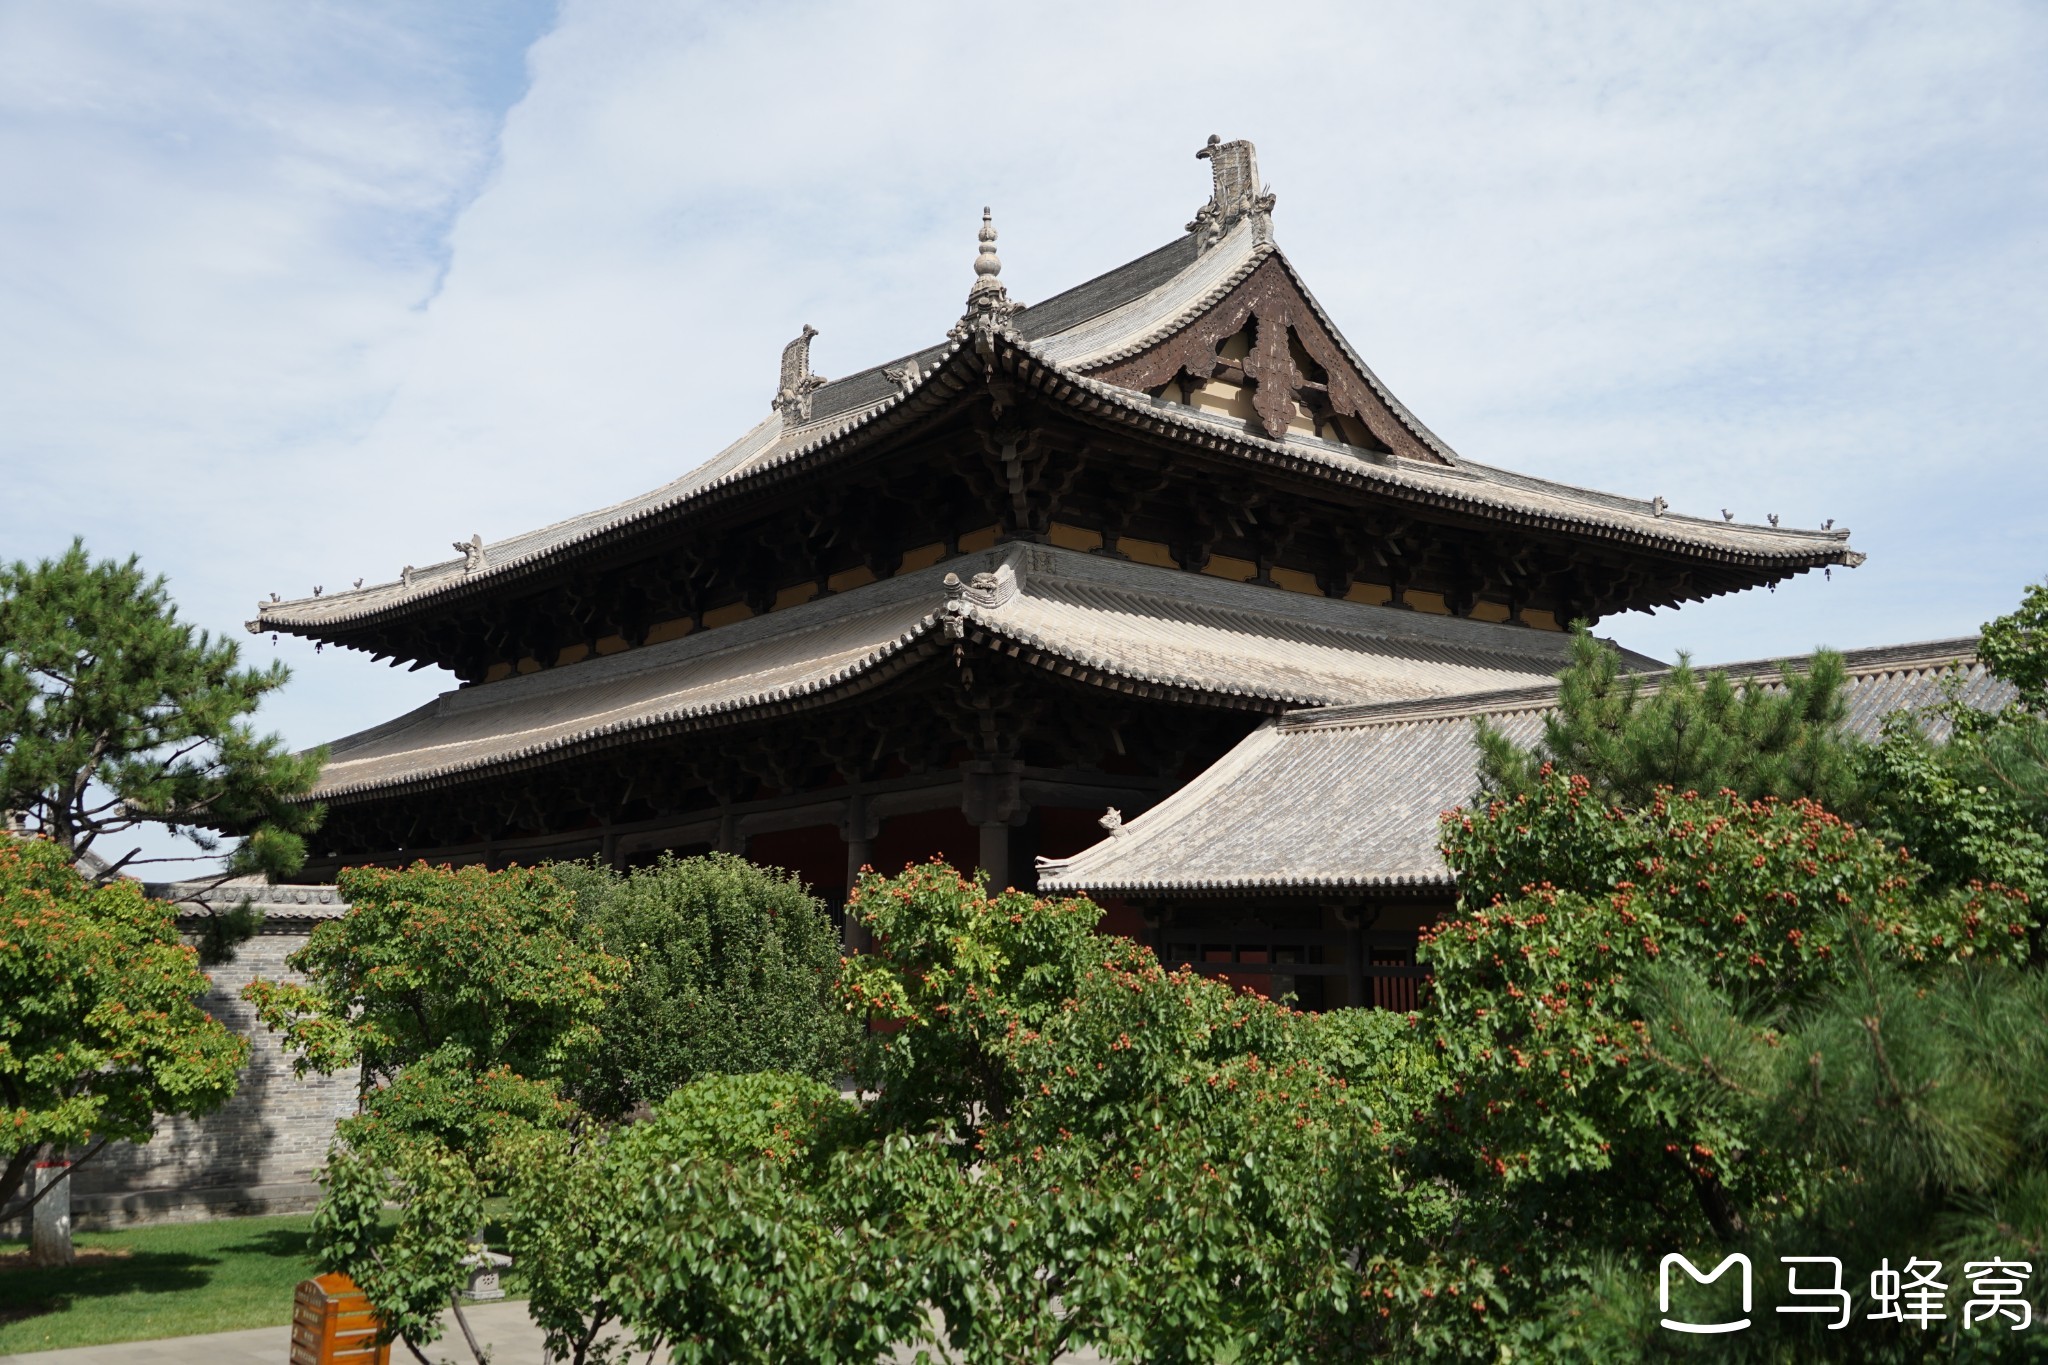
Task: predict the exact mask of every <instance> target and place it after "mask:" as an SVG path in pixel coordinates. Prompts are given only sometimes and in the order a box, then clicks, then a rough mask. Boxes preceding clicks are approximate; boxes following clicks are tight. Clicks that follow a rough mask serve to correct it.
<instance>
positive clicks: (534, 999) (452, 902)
mask: <svg viewBox="0 0 2048 1365" xmlns="http://www.w3.org/2000/svg"><path fill="white" fill-rule="evenodd" d="M337 885H338V887H339V889H340V891H341V894H342V896H343V897H344V898H346V899H347V901H348V902H349V911H348V913H347V914H346V915H343V916H341V917H340V918H339V919H334V920H329V921H327V922H326V923H324V924H322V925H320V926H319V927H318V928H316V929H315V930H314V931H313V933H312V935H311V936H310V937H309V938H308V939H307V941H306V946H305V947H303V948H301V949H299V950H298V951H297V952H295V953H293V954H292V955H291V957H290V958H288V959H287V963H288V965H290V967H291V968H292V970H293V971H295V972H298V973H299V974H300V975H301V976H302V977H303V978H304V980H303V981H302V982H276V981H269V980H264V979H258V980H256V981H253V982H251V983H250V984H249V985H248V986H247V987H245V988H244V989H243V997H244V998H245V999H247V1000H248V1001H250V1002H251V1003H252V1004H253V1005H254V1006H255V1007H256V1013H257V1017H258V1018H259V1019H261V1020H262V1021H263V1022H264V1023H265V1024H266V1025H267V1026H269V1027H270V1028H272V1029H274V1030H276V1031H278V1032H279V1033H281V1034H282V1035H283V1037H284V1042H285V1045H286V1046H287V1047H288V1048H289V1049H291V1050H292V1051H294V1052H296V1053H297V1054H298V1056H297V1059H296V1065H297V1066H298V1068H299V1070H300V1071H301V1072H302V1073H303V1072H305V1071H308V1070H312V1071H319V1072H326V1073H331V1072H334V1071H337V1070H340V1069H342V1068H344V1067H347V1066H351V1065H357V1064H360V1065H361V1067H362V1074H363V1085H364V1087H365V1089H366V1090H368V1089H371V1088H374V1087H375V1086H377V1085H379V1084H385V1083H389V1082H391V1081H393V1080H395V1079H396V1078H397V1077H398V1076H399V1075H400V1074H401V1073H402V1072H403V1071H404V1070H405V1069H406V1068H407V1067H409V1066H412V1065H413V1064H415V1063H418V1062H423V1061H425V1060H427V1059H428V1058H434V1059H436V1063H437V1065H440V1066H442V1067H452V1068H463V1067H466V1068H468V1069H470V1070H472V1071H476V1072H488V1071H491V1070H493V1069H496V1068H500V1067H503V1068H507V1069H509V1070H510V1071H511V1072H513V1073H514V1074H516V1075H518V1076H522V1077H527V1078H533V1079H542V1080H564V1079H570V1080H574V1079H580V1078H581V1077H582V1075H583V1074H584V1071H585V1069H586V1068H587V1067H588V1066H589V1065H590V1063H591V1060H592V1058H593V1057H594V1055H595V1054H596V1052H597V1051H598V1048H599V1044H600V1039H601V1035H600V1033H599V1030H598V1020H599V1019H600V1018H601V1017H602V1016H603V1013H604V1009H605V1005H606V1002H607V1001H608V1000H609V999H610V998H611V997H612V996H613V995H615V994H616V993H617V991H618V989H619V985H620V983H621V981H622V980H623V979H624V978H625V975H626V972H627V970H628V968H627V964H626V962H625V961H624V960H623V959H620V958H617V957H614V956H612V955H611V954H609V953H607V952H605V951H604V949H603V947H602V946H601V945H600V943H599V942H598V939H597V935H596V933H595V931H594V930H593V929H592V928H591V927H590V926H589V925H587V924H586V923H585V922H584V921H583V920H582V919H580V918H579V917H578V916H577V914H576V910H575V902H574V898H573V897H572V896H571V895H570V893H569V891H568V890H567V889H566V888H564V887H563V886H562V884H561V883H560V882H558V881H557V880H556V879H555V878H554V877H552V876H550V875H549V874H548V873H546V872H544V871H541V870H538V869H533V868H522V867H511V868H507V869H505V870H504V871H502V872H492V871H489V870H487V869H485V868H481V867H465V868H459V869H451V868H447V867H438V868H436V867H429V866H427V865H426V864H425V863H415V864H413V865H412V866H411V867H408V868H403V869H396V870H394V869H388V868H379V867H361V868H350V869H348V870H345V871H344V872H342V874H341V876H340V877H339V878H338V880H337Z"/></svg>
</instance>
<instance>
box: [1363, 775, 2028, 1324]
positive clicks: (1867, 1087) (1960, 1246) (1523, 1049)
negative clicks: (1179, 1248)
mask: <svg viewBox="0 0 2048 1365" xmlns="http://www.w3.org/2000/svg"><path fill="white" fill-rule="evenodd" d="M1445 854H1446V857H1447V859H1448V860H1449V861H1450V863H1451V864H1452V866H1453V867H1454V868H1455V869H1456V870H1457V872H1458V873H1459V877H1460V913H1459V914H1458V915H1457V917H1455V918H1454V919H1452V920H1450V921H1447V922H1446V923H1444V924H1443V925H1441V926H1439V927H1438V928H1437V929H1436V930H1435V931H1434V932H1433V933H1432V934H1431V935H1430V936H1429V938H1428V941H1427V942H1426V944H1425V946H1424V950H1423V955H1424V957H1425V959H1426V960H1427V961H1428V962H1429V963H1430V964H1431V966H1432V967H1433V968H1434V971H1435V978H1434V982H1433V989H1432V994H1431V999H1430V1002H1429V1005H1428V1007H1427V1008H1426V1009H1424V1010H1423V1011H1421V1012H1419V1013H1418V1014H1417V1015H1415V1016H1414V1017H1413V1018H1414V1023H1415V1027H1416V1031H1417V1032H1418V1033H1419V1034H1421V1035H1422V1036H1423V1037H1424V1038H1426V1039H1427V1040H1428V1041H1429V1042H1430V1043H1432V1044H1433V1045H1434V1046H1435V1048H1436V1049H1437V1051H1438V1053H1439V1055H1440V1057H1441V1059H1442V1066H1443V1068H1444V1074H1445V1079H1446V1082H1447V1084H1446V1086H1445V1089H1444V1091H1443V1094H1442V1097H1441V1098H1440V1100H1439V1101H1438V1102H1437V1104H1436V1106H1435V1110H1434V1118H1433V1121H1432V1123H1431V1124H1430V1125H1429V1128H1428V1131H1426V1132H1425V1133H1424V1134H1423V1136H1422V1141H1421V1146H1422V1149H1423V1153H1424V1155H1423V1165H1424V1167H1425V1169H1430V1170H1432V1171H1433V1173H1435V1174H1437V1175H1438V1176H1440V1177H1441V1178H1442V1179H1444V1180H1447V1181H1450V1182H1453V1183H1455V1185H1456V1186H1457V1187H1458V1188H1459V1189H1460V1191H1461V1192H1462V1194H1463V1196H1464V1198H1463V1200H1462V1204H1461V1210H1460V1218H1459V1221H1458V1222H1457V1224H1456V1225H1455V1226H1454V1227H1453V1229H1452V1231H1451V1234H1450V1235H1448V1236H1446V1237H1443V1238H1440V1239H1438V1240H1436V1241H1435V1242H1434V1243H1433V1244H1429V1245H1428V1251H1429V1257H1428V1259H1419V1258H1417V1257H1415V1256H1413V1255H1411V1256H1410V1257H1408V1258H1406V1259H1405V1260H1404V1261H1403V1262H1402V1263H1399V1264H1396V1265H1395V1266H1393V1267H1391V1270H1392V1273H1393V1275H1394V1277H1395V1279H1396V1280H1397V1281H1399V1280H1403V1279H1407V1278H1410V1277H1415V1276H1423V1277H1428V1276H1431V1275H1433V1274H1435V1273H1437V1268H1438V1267H1446V1266H1448V1267H1463V1268H1465V1269H1466V1270H1467V1271H1468V1272H1469V1273H1471V1274H1473V1275H1475V1276H1476V1275H1477V1274H1478V1273H1479V1272H1480V1271H1481V1270H1482V1269H1483V1270H1484V1271H1485V1272H1486V1273H1487V1275H1488V1276H1489V1279H1490V1284H1491V1292H1493V1293H1495V1294H1497V1295H1498V1296H1499V1297H1500V1300H1501V1305H1502V1308H1503V1309H1504V1311H1503V1312H1501V1313H1500V1314H1498V1315H1497V1316H1488V1317H1487V1318H1486V1319H1485V1322H1486V1324H1488V1326H1487V1329H1486V1330H1483V1331H1471V1330H1470V1328H1471V1326H1472V1324H1473V1320H1472V1319H1468V1318H1466V1317H1465V1316H1464V1315H1463V1314H1462V1313H1461V1312H1460V1311H1459V1309H1458V1306H1457V1305H1455V1304H1453V1303H1448V1302H1446V1301H1445V1299H1444V1297H1443V1296H1442V1295H1441V1294H1439V1295H1437V1296H1434V1297H1425V1296H1421V1295H1419V1294H1418V1295H1417V1296H1415V1297H1414V1298H1412V1299H1409V1298H1405V1297H1404V1298H1400V1299H1397V1303H1398V1304H1399V1306H1400V1307H1401V1312H1402V1315H1403V1316H1404V1318H1405V1319H1406V1320H1407V1321H1408V1322H1409V1323H1411V1324H1412V1325H1413V1330H1414V1331H1415V1332H1416V1333H1417V1335H1418V1337H1419V1338H1423V1339H1432V1340H1434V1341H1436V1342H1437V1343H1438V1344H1439V1351H1440V1354H1442V1355H1444V1356H1445V1357H1446V1358H1457V1357H1459V1356H1463V1357H1466V1358H1474V1359H1477V1358H1489V1359H1490V1358H1495V1357H1496V1356H1497V1355H1498V1354H1499V1353H1500V1351H1501V1350H1502V1348H1503V1347H1504V1346H1506V1347H1508V1348H1510V1349H1512V1350H1514V1351H1516V1352H1518V1353H1520V1354H1524V1355H1534V1356H1538V1357H1557V1358H1600V1357H1613V1358H1644V1357H1656V1356H1659V1355H1661V1354H1663V1353H1665V1352H1666V1351H1668V1350H1669V1349H1670V1348H1671V1334H1668V1333H1664V1332H1662V1331H1661V1329H1659V1328H1658V1326H1657V1323H1656V1318H1655V1315H1654V1314H1651V1313H1650V1312H1649V1311H1648V1308H1649V1304H1650V1303H1651V1302H1652V1300H1653V1296H1652V1295H1651V1294H1650V1293H1648V1292H1647V1291H1645V1290H1644V1288H1643V1286H1644V1285H1646V1284H1648V1285H1654V1283H1655V1275H1656V1266H1657V1262H1658V1259H1659V1258H1660V1257H1661V1256H1662V1255H1663V1254H1664V1253H1666V1252H1671V1251H1677V1252H1681V1253H1685V1254H1689V1255H1693V1256H1694V1257H1695V1259H1698V1258H1699V1257H1701V1256H1705V1257H1706V1258H1707V1259H1705V1260H1700V1264H1702V1265H1707V1264H1712V1263H1714V1262H1716V1261H1718V1260H1719V1259H1720V1256H1721V1255H1722V1254H1723V1253H1724V1252H1726V1251H1728V1250H1743V1251H1746V1252H1748V1253H1749V1254H1750V1255H1751V1256H1752V1258H1753V1259H1754V1260H1755V1262H1756V1264H1757V1265H1758V1266H1760V1267H1764V1266H1775V1264H1776V1262H1775V1259H1774V1258H1775V1256H1777V1255H1778V1254H1815V1253H1817V1252H1818V1253H1826V1254H1840V1255H1843V1256H1844V1258H1845V1260H1847V1261H1849V1262H1850V1263H1851V1264H1852V1265H1861V1266H1862V1267H1863V1273H1865V1274H1867V1272H1868V1270H1869V1269H1870V1268H1872V1267H1874V1266H1875V1265H1876V1262H1877V1260H1878V1258H1879V1257H1880V1256H1885V1255H1890V1256H1893V1257H1895V1258H1897V1257H1900V1256H1901V1254H1902V1252H1901V1248H1902V1247H1903V1246H1905V1245H1906V1244H1908V1243H1910V1245H1911V1246H1913V1247H1917V1248H1920V1250H1919V1251H1912V1252H1905V1253H1903V1254H1924V1253H1926V1252H1929V1251H1935V1250H1950V1251H1957V1252H1960V1251H1962V1250H1964V1249H1969V1248H1974V1249H1975V1251H1976V1252H1984V1253H1996V1254H2001V1255H2005V1256H2008V1257H2015V1256H2016V1257H2018V1258H2020V1259H2025V1258H2026V1257H2027V1256H2028V1255H2030V1254H2032V1253H2033V1252H2034V1251H2035V1250H2038V1248H2039V1246H2040V1241H2041V1236H2042V1233H2043V1231H2044V1229H2048V1225H2044V1224H2042V1223H2041V1222H2040V1220H2039V1214H2040V1212H2041V1211H2042V1209H2041V1205H2040V1202H2039V1200H2038V1198H2037V1194H2036V1193H2035V1192H2036V1191H2038V1189H2039V1188H2040V1186H2039V1181H2040V1178H2041V1175H2040V1171H2041V1167H2042V1159H2041V1157H2040V1156H2038V1155H2036V1153H2038V1152H2040V1150H2041V1145H2040V1142H2039V1137H2040V1135H2041V1134H2042V1133H2043V1131H2044V1129H2043V1119H2044V1115H2048V1065H2044V1062H2048V1047H2044V1044H2043V1040H2042V1038H2041V1034H2040V1029H2039V1027H2038V1021H2039V1019H2040V1018H2041V1017H2042V1016H2041V1014H2040V1012H2039V1011H2040V1005H2041V1002H2042V1000H2043V999H2044V998H2048V997H2044V996H2043V994H2042V987H2041V982H2040V978H2039V976H2038V974H2037V973H2035V972H2033V971H2031V970H2029V969H2028V968H2027V967H2026V965H2025V964H2027V963H2029V962H2031V961H2032V960H2033V958H2034V956H2035V952H2036V948H2037V945H2038V942H2039V939H2040V936H2041V925H2040V921H2039V919H2038V917H2037V914H2036V909H2035V906H2034V904H2033V903H2032V901H2031V900H2030V899H2029V898H2028V897H2026V896H2025V895H2024V894H2022V893H2019V892H2017V891H2014V890H2012V889H2010V888H2003V887H1995V886H1982V885H1979V886H1975V887H1969V888H1945V887H1942V886H1939V885H1935V884H1932V883H1931V881H1930V879H1929V878H1928V876H1927V874H1926V870H1925V869H1924V868H1922V867H1920V866H1919V865H1918V864H1916V863H1914V862H1912V861H1910V860H1908V859H1906V858H1904V857H1903V856H1902V854H1901V853H1900V851H1899V850H1898V849H1897V848H1896V847H1893V846H1890V845H1888V844H1886V843H1885V842H1884V841H1883V840H1881V839H1879V838H1877V837H1875V836H1873V835H1871V834H1870V833H1867V832H1864V831H1859V830H1857V829H1856V828H1854V827H1853V826H1851V825H1849V824H1847V823H1846V822H1844V821H1842V820H1841V819H1840V818H1838V817H1836V816H1834V815H1832V814H1830V813H1828V812H1827V811H1825V810H1824V809H1822V808H1820V807H1819V806H1817V805H1814V804H1813V803H1810V802H1803V801H1800V802H1778V801H1771V800H1765V801H1758V802H1742V801H1737V800H1734V799H1732V798H1730V797H1728V796H1727V795H1725V794H1719V795H1715V796H1711V797H1701V796H1699V795H1697V794H1693V793H1672V792H1668V791H1666V792H1662V793H1658V794H1657V795H1656V796H1655V797H1654V798H1653V800H1652V802H1651V804H1650V805H1649V806H1648V807H1646V808H1644V809H1641V810H1636V811H1627V810H1623V809H1621V808H1619V807H1615V806H1609V805H1605V804H1603V803H1601V802H1600V801H1598V800H1596V799H1595V798H1594V795H1593V790H1592V784H1591V783H1590V782H1589V781H1587V779H1585V778H1584V777H1583V776H1572V777H1566V776H1563V775H1561V774H1558V773H1555V772H1550V771H1545V772H1543V773H1541V774H1540V775H1539V787H1538V789H1537V791H1536V792H1534V793H1523V794H1520V795H1518V796H1516V797H1515V798H1513V799H1512V800H1505V799H1504V800H1498V801H1495V802H1493V803H1490V804H1489V805H1488V806H1486V807H1485V808H1482V809H1478V810H1472V811H1466V812H1460V813H1455V814H1454V815H1452V816H1450V817H1447V820H1446V824H1445ZM1901 1239H1903V1241H1902V1240H1901ZM1859 1256H1861V1257H1863V1258H1864V1259H1863V1260H1862V1261H1858V1260H1857V1257H1859ZM1980 1259H1981V1257H1980ZM1759 1284H1760V1288H1761V1290H1762V1294H1763V1298H1764V1302H1763V1303H1762V1304H1761V1305H1760V1307H1759V1313H1760V1315H1761V1316H1763V1318H1764V1320H1766V1321H1773V1320H1774V1319H1775V1315H1774V1314H1772V1313H1771V1311H1770V1309H1771V1306H1772V1305H1773V1304H1774V1303H1775V1302H1777V1301H1779V1300H1782V1299H1783V1298H1784V1286H1783V1281H1782V1278H1781V1279H1780V1281H1779V1282H1778V1283H1777V1284H1775V1285H1774V1284H1772V1283H1770V1282H1768V1279H1767V1278H1766V1279H1760V1281H1759ZM1850 1288H1852V1289H1853V1290H1855V1291H1856V1294H1857V1296H1858V1298H1859V1299H1860V1298H1861V1297H1862V1293H1861V1291H1862V1283H1861V1282H1860V1281H1858V1282H1856V1283H1854V1284H1852V1285H1850ZM1959 1310H1960V1300H1958V1301H1957V1302H1956V1303H1955V1304H1953V1305H1952V1306H1951V1317H1952V1319H1953V1318H1957V1317H1959V1316H1960V1311H1959ZM1858 1317H1859V1319H1860V1318H1861V1317H1862V1310H1859V1312H1858ZM1451 1321H1455V1322H1459V1323H1463V1324H1465V1325H1466V1326H1467V1329H1468V1330H1467V1332H1466V1334H1465V1336H1463V1337H1456V1336H1451V1335H1447V1334H1446V1333H1445V1328H1446V1327H1447V1324H1448V1322H1451ZM1803 1321H1804V1320H1803V1319H1800V1320H1788V1322H1787V1323H1780V1324H1778V1329H1777V1330H1776V1331H1774V1332H1771V1333H1768V1334H1759V1335H1758V1340H1757V1343H1755V1344H1754V1346H1753V1347H1752V1346H1749V1345H1746V1344H1744V1343H1736V1344H1734V1345H1731V1346H1728V1347H1727V1348H1726V1349H1727V1350H1728V1351H1730V1352H1731V1353H1732V1354H1731V1358H1740V1357H1741V1355H1742V1354H1743V1353H1745V1352H1747V1353H1748V1354H1750V1355H1753V1356H1755V1357H1756V1358H1762V1359H1776V1358H1788V1359H1791V1358H1797V1359H1824V1358H1825V1359H1856V1360H1865V1359H1868V1360H1879V1359H1917V1358H1920V1356H1919V1354H1918V1353H1919V1352H1920V1351H1921V1350H1922V1349H1923V1348H1925V1347H1926V1346H1927V1344H1928V1343H1925V1342H1919V1341H1902V1339H1900V1338H1899V1337H1898V1336H1897V1335H1896V1334H1891V1335H1887V1334H1886V1333H1885V1332H1884V1331H1883V1330H1881V1329H1873V1328H1870V1327H1869V1326H1868V1325H1867V1323H1864V1324H1863V1325H1859V1326H1857V1327H1856V1328H1854V1329H1853V1330H1849V1331H1845V1332H1843V1333H1839V1334H1838V1333H1833V1332H1829V1331H1825V1330H1821V1329H1819V1328H1814V1330H1811V1331H1808V1330H1806V1329H1805V1327H1802V1326H1801V1325H1800V1324H1801V1323H1802V1322H1803ZM1809 1325H1810V1324H1809ZM1431 1333H1434V1334H1435V1335H1434V1336H1433V1337H1432V1336H1430V1334H1431ZM1940 1342H1941V1344H1940V1347H1939V1349H1940V1350H1942V1351H1949V1350H1952V1349H1953V1350H1964V1349H1966V1348H1970V1347H1969V1343H1968V1342H1963V1341H1961V1340H1960V1339H1959V1338H1957V1337H1955V1336H1953V1335H1948V1336H1943V1337H1942V1338H1941V1339H1940ZM1970 1349H1974V1348H1970Z"/></svg>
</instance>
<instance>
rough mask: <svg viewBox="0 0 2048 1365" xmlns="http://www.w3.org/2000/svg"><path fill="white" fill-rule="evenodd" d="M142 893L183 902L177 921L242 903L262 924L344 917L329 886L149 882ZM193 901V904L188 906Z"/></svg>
mask: <svg viewBox="0 0 2048 1365" xmlns="http://www.w3.org/2000/svg"><path fill="white" fill-rule="evenodd" d="M142 890H143V894H145V895H147V896H149V897H151V898H152V899H154V900H167V901H177V902H183V903H184V904H181V906H180V913H179V918H181V919H185V918H191V917H193V916H195V915H197V914H198V913H200V910H199V907H200V906H204V907H206V908H207V909H214V910H231V909H233V908H234V907H235V906H237V905H241V904H243V903H244V902H247V903H249V904H253V905H254V906H256V907H257V908H258V909H260V910H261V911H262V912H263V918H264V920H265V921H266V922H268V921H272V920H275V921H280V922H290V923H300V922H304V923H317V922H319V921H321V920H330V919H339V918H341V917H342V916H343V915H345V914H347V913H348V902H347V901H345V900H343V899H342V898H341V893H340V892H339V891H337V890H335V889H334V888H333V887H331V886H319V885H313V884H284V885H278V886H272V885H270V884H268V883H266V882H260V881H253V880H249V879H246V878H237V879H235V880H233V881H227V882H218V883H216V882H212V881H192V882H150V883H148V884H146V885H145V886H144V887H143V888H142ZM195 901H196V902H197V904H196V905H194V904H192V902H195Z"/></svg>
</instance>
